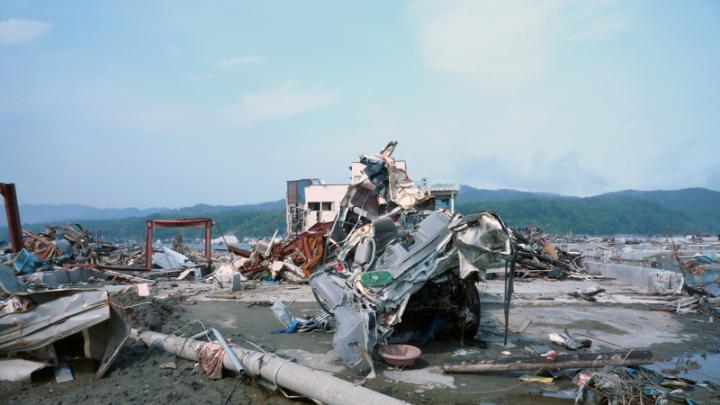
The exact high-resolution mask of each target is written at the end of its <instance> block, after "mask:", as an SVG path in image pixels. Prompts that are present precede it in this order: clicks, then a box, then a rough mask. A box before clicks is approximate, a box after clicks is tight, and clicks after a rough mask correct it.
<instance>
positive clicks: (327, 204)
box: [322, 202, 333, 211]
mask: <svg viewBox="0 0 720 405" xmlns="http://www.w3.org/2000/svg"><path fill="white" fill-rule="evenodd" d="M332 204H333V203H332V202H323V203H322V210H323V211H332Z"/></svg>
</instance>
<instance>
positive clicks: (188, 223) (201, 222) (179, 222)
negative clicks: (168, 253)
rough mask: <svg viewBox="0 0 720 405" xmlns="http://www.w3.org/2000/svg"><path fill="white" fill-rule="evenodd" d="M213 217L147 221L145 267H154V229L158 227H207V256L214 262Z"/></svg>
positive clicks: (209, 260)
mask: <svg viewBox="0 0 720 405" xmlns="http://www.w3.org/2000/svg"><path fill="white" fill-rule="evenodd" d="M213 223H214V222H213V220H212V218H177V219H150V220H148V221H147V222H146V230H145V267H146V268H148V269H152V241H153V230H154V228H155V227H158V228H194V227H201V226H204V227H205V257H206V258H207V261H208V264H210V263H212V226H213Z"/></svg>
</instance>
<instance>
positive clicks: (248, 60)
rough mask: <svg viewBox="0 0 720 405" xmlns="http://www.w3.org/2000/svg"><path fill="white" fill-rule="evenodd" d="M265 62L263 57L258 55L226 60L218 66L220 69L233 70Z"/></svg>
mask: <svg viewBox="0 0 720 405" xmlns="http://www.w3.org/2000/svg"><path fill="white" fill-rule="evenodd" d="M262 61H263V58H262V57H261V56H257V55H247V56H239V57H234V58H224V59H223V60H221V61H220V63H219V64H218V66H217V67H218V69H220V70H225V69H232V68H235V67H238V66H243V65H250V64H253V63H260V62H262Z"/></svg>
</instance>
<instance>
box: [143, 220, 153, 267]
mask: <svg viewBox="0 0 720 405" xmlns="http://www.w3.org/2000/svg"><path fill="white" fill-rule="evenodd" d="M145 225H146V227H147V229H146V233H145V268H148V269H152V250H153V248H152V246H153V243H152V242H153V241H152V240H153V222H152V221H147V222H146V224H145Z"/></svg>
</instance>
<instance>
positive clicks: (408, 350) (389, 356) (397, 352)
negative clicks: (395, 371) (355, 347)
mask: <svg viewBox="0 0 720 405" xmlns="http://www.w3.org/2000/svg"><path fill="white" fill-rule="evenodd" d="M378 353H379V354H380V357H382V358H383V360H385V361H386V362H387V363H388V364H391V365H393V366H400V367H402V366H412V365H413V363H415V360H417V358H418V357H420V355H421V354H422V351H420V349H419V348H417V347H415V346H411V345H387V346H381V347H380V349H378Z"/></svg>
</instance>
